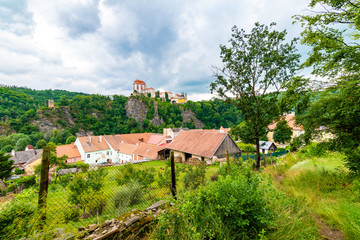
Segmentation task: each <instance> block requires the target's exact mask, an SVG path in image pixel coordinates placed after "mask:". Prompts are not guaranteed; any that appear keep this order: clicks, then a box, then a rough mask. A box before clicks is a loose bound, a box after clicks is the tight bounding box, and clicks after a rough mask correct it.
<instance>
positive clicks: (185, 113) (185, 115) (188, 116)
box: [181, 109, 204, 129]
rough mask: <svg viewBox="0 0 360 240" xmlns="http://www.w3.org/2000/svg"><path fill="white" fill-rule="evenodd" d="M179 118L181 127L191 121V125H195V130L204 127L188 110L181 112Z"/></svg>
mask: <svg viewBox="0 0 360 240" xmlns="http://www.w3.org/2000/svg"><path fill="white" fill-rule="evenodd" d="M181 116H182V118H183V122H182V124H183V125H184V124H185V123H187V122H191V121H193V123H194V124H195V128H199V129H201V128H203V127H204V124H203V123H202V122H201V121H200V120H199V119H197V118H196V116H195V113H194V112H193V111H191V110H190V109H186V110H185V111H183V112H182V113H181Z"/></svg>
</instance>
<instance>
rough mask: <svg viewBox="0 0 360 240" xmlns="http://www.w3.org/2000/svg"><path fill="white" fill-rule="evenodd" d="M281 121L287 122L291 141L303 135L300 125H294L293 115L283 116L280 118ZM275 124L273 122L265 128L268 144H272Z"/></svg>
mask: <svg viewBox="0 0 360 240" xmlns="http://www.w3.org/2000/svg"><path fill="white" fill-rule="evenodd" d="M283 119H285V121H286V122H287V124H288V125H289V127H290V128H291V130H292V136H291V139H293V138H294V137H300V136H301V135H302V134H304V133H305V131H304V128H303V126H301V125H300V124H296V122H295V114H294V113H291V114H288V115H285V116H283V117H282V118H281V120H283ZM277 123H278V122H274V123H272V124H270V125H269V126H268V127H267V130H268V133H267V138H268V140H269V141H270V142H274V131H275V128H276V125H277Z"/></svg>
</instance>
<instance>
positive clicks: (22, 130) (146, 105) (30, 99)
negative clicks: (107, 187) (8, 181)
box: [0, 87, 242, 151]
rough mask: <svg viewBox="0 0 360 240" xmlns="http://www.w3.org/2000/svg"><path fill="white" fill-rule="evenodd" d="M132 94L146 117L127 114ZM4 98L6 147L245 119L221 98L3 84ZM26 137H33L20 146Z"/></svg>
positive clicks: (1, 144) (0, 118)
mask: <svg viewBox="0 0 360 240" xmlns="http://www.w3.org/2000/svg"><path fill="white" fill-rule="evenodd" d="M50 98H51V99H54V100H55V108H48V107H47V104H45V103H46V101H47V99H50ZM130 98H133V99H136V101H138V102H141V103H142V107H140V108H139V109H133V111H135V112H141V111H142V112H145V116H144V119H141V120H138V121H137V120H135V118H133V117H131V116H129V114H127V109H126V105H127V103H128V100H129V99H130ZM0 102H1V106H0V134H1V135H2V136H1V139H0V150H1V149H3V151H5V150H6V151H9V150H11V149H14V148H16V150H22V148H23V147H24V146H26V145H27V144H32V145H34V146H37V147H42V145H43V144H44V141H45V142H46V143H47V142H50V141H51V142H54V143H56V144H65V143H66V142H69V141H71V140H73V139H74V137H75V136H79V135H88V134H94V135H102V134H123V133H138V132H158V133H161V132H162V130H163V128H168V127H188V128H196V126H198V125H199V124H196V123H199V122H200V123H201V126H203V127H204V128H207V129H210V128H220V127H221V126H223V127H232V126H234V125H237V124H239V123H240V122H241V121H242V114H241V112H240V111H239V110H237V109H236V108H235V107H234V106H232V105H229V104H226V103H225V102H224V101H222V100H218V99H215V100H210V101H200V102H192V101H188V102H187V103H186V104H184V105H178V104H171V103H170V102H167V101H165V102H163V101H161V100H160V99H150V98H147V97H145V96H141V97H140V96H132V97H125V96H118V95H114V96H113V97H112V98H110V97H108V96H102V95H89V94H83V93H75V92H68V91H62V90H41V91H38V90H31V89H27V88H16V87H10V88H8V87H1V88H0ZM155 105H156V111H155ZM185 115H186V118H185ZM183 116H184V118H183ZM155 120H156V121H155ZM14 134H17V135H14ZM14 136H16V137H15V138H14ZM21 138H26V139H27V140H26V141H25V140H23V141H21V143H22V144H18V143H17V142H18V140H19V139H21ZM9 139H10V140H11V141H10V140H9ZM14 140H15V141H14ZM67 140H68V141H67ZM16 146H17V147H16ZM5 147H6V148H5ZM4 148H5V149H4Z"/></svg>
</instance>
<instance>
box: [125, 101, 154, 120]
mask: <svg viewBox="0 0 360 240" xmlns="http://www.w3.org/2000/svg"><path fill="white" fill-rule="evenodd" d="M125 109H126V116H127V117H129V118H134V119H135V120H136V121H137V122H140V123H141V124H142V123H143V122H144V120H145V119H146V114H147V112H148V111H149V107H148V106H147V105H146V104H145V103H144V102H143V101H141V100H140V99H137V98H132V97H130V98H129V100H128V101H127V103H126V105H125Z"/></svg>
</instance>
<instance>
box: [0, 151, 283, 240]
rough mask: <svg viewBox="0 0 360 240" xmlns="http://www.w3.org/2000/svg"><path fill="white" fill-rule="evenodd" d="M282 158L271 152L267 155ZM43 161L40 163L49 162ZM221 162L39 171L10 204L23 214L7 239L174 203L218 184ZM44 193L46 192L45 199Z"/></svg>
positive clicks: (71, 229) (72, 227)
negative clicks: (37, 177)
mask: <svg viewBox="0 0 360 240" xmlns="http://www.w3.org/2000/svg"><path fill="white" fill-rule="evenodd" d="M285 153H286V152H285V151H284V152H278V153H272V156H273V157H275V156H280V155H283V154H285ZM45 155H46V154H44V156H45ZM44 156H43V159H42V161H43V164H44V161H49V159H46V156H45V157H44ZM268 156H269V155H268ZM234 157H235V159H236V157H237V158H238V159H245V158H246V156H234ZM244 157H245V158H244ZM249 157H251V158H252V157H253V156H252V155H250V156H249ZM48 158H49V157H48ZM226 162H227V161H224V162H223V163H220V162H218V161H217V162H214V163H213V164H212V165H211V166H207V165H206V164H205V163H204V162H201V161H195V160H194V161H192V162H188V163H187V164H185V163H175V162H174V158H173V156H172V157H171V158H170V159H169V160H166V161H164V160H155V161H147V162H138V163H135V162H132V163H127V164H124V165H98V166H91V167H90V168H87V167H84V168H77V169H76V168H75V169H74V168H72V169H62V170H57V171H56V173H52V174H48V173H47V172H42V173H41V179H40V191H38V189H39V186H34V187H32V188H30V189H26V190H24V191H23V192H22V193H20V194H18V195H17V196H16V197H15V199H13V200H12V201H11V203H10V205H11V206H13V208H14V209H16V208H23V209H24V210H21V211H18V212H19V213H18V216H16V217H15V218H14V219H15V220H14V219H13V220H12V221H14V222H16V221H18V224H19V228H21V230H22V231H24V232H26V233H24V232H23V233H21V232H16V231H17V230H16V229H15V230H12V231H13V232H12V233H9V235H8V236H12V237H15V238H20V237H23V236H26V237H29V236H30V237H31V236H32V235H33V234H34V232H39V231H40V232H41V231H42V230H41V229H43V230H44V231H46V230H53V229H64V231H65V232H76V231H77V229H78V228H81V227H86V226H89V225H91V224H101V223H104V222H105V221H107V220H111V219H116V218H119V217H120V216H122V215H124V214H127V213H128V212H130V211H133V210H134V209H138V210H144V209H146V208H148V207H149V206H151V205H153V204H154V203H156V202H158V201H160V200H165V201H166V200H170V201H173V199H174V197H175V198H176V196H178V197H179V196H180V197H181V195H182V193H183V192H186V191H192V190H194V189H197V188H199V187H201V186H203V185H207V184H208V183H209V182H210V181H215V180H217V176H218V175H219V168H220V165H221V164H226ZM43 164H42V165H43ZM44 166H46V164H44ZM44 179H45V180H46V179H48V182H46V181H45V180H44ZM44 184H45V185H46V184H47V186H45V187H44ZM44 189H47V191H45V192H46V194H44ZM27 190H30V191H27ZM41 196H42V197H41ZM0 210H1V209H0ZM24 214H27V215H24ZM20 215H21V216H20ZM16 219H18V220H16ZM21 221H22V222H21ZM0 222H1V219H0ZM38 225H40V227H39V226H38ZM41 225H42V226H41ZM39 229H40V230H39ZM0 232H1V231H0ZM11 234H12V235H11ZM27 234H29V235H27ZM0 239H3V238H2V237H0Z"/></svg>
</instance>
